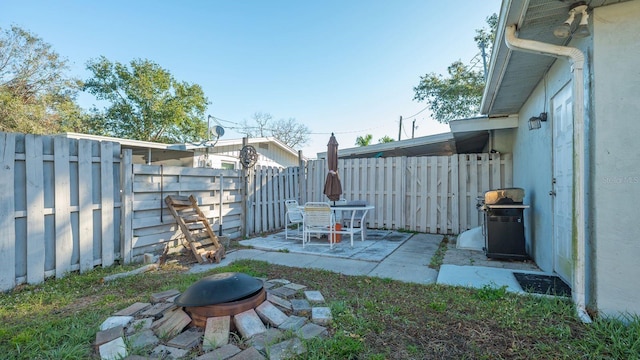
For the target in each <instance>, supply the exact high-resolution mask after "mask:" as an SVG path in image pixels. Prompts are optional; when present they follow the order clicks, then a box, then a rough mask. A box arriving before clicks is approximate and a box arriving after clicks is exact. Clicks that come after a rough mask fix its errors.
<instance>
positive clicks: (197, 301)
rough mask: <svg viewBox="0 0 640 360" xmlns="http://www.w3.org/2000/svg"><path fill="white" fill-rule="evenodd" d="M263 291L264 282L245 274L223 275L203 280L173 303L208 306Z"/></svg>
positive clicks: (190, 287)
mask: <svg viewBox="0 0 640 360" xmlns="http://www.w3.org/2000/svg"><path fill="white" fill-rule="evenodd" d="M260 289H262V281H260V280H258V279H256V278H254V277H252V276H249V275H247V274H243V273H221V274H215V275H211V276H207V277H205V278H202V279H200V280H198V281H196V282H195V283H193V285H191V286H189V288H187V290H185V291H184V293H182V294H181V295H180V296H178V297H177V298H176V299H175V300H174V301H173V302H174V304H176V305H178V306H185V307H192V306H207V305H215V304H221V303H226V302H230V301H236V300H239V299H242V298H245V297H247V296H249V295H251V294H254V293H256V292H257V291H259V290H260Z"/></svg>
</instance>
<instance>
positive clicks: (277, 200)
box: [245, 166, 303, 235]
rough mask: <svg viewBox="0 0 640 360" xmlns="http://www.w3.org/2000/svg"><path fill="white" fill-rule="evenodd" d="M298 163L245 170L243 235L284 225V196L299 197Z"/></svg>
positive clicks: (276, 228)
mask: <svg viewBox="0 0 640 360" xmlns="http://www.w3.org/2000/svg"><path fill="white" fill-rule="evenodd" d="M300 176H301V175H300V169H299V168H298V167H289V168H285V169H280V168H273V167H260V166H256V167H255V168H253V169H251V170H249V171H248V179H247V180H248V182H247V187H248V189H247V212H246V214H247V228H246V232H245V235H250V234H259V233H266V232H271V231H274V230H281V229H283V228H284V227H285V226H286V219H285V213H286V209H285V200H288V199H294V200H298V201H301V200H299V199H300V191H299V188H300V187H299V184H300V181H302V180H303V179H301V177H300Z"/></svg>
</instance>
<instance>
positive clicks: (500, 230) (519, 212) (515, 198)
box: [478, 188, 529, 260]
mask: <svg viewBox="0 0 640 360" xmlns="http://www.w3.org/2000/svg"><path fill="white" fill-rule="evenodd" d="M523 199H524V190H523V189H520V188H507V189H497V190H490V191H487V192H485V194H484V197H481V198H478V208H479V209H480V210H482V211H483V212H484V224H483V228H482V232H483V235H484V244H485V246H484V252H485V254H486V255H487V257H489V258H495V259H516V260H524V259H528V258H529V256H528V255H527V251H526V248H525V238H524V209H526V208H528V207H529V205H524V204H523Z"/></svg>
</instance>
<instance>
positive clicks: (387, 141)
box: [378, 135, 394, 144]
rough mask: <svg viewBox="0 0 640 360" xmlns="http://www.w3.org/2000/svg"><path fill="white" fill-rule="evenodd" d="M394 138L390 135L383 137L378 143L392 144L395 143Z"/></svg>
mask: <svg viewBox="0 0 640 360" xmlns="http://www.w3.org/2000/svg"><path fill="white" fill-rule="evenodd" d="M393 141H394V140H393V138H392V137H390V136H389V135H385V136H383V137H381V138H380V139H378V143H379V144H386V143H390V142H393Z"/></svg>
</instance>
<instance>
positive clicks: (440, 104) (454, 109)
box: [413, 14, 498, 123]
mask: <svg viewBox="0 0 640 360" xmlns="http://www.w3.org/2000/svg"><path fill="white" fill-rule="evenodd" d="M486 22H487V25H489V28H488V29H487V28H483V29H478V30H476V36H475V37H474V41H475V42H476V44H477V45H478V48H480V49H481V51H483V52H484V53H485V56H486V59H487V62H488V59H490V57H491V49H492V46H493V41H494V39H495V33H496V29H497V24H498V16H497V15H496V14H493V15H491V16H489V17H488V18H487V19H486ZM447 73H448V75H447V76H443V75H441V74H436V73H428V74H426V75H424V76H421V77H420V82H419V84H418V85H417V86H416V87H414V88H413V91H414V93H415V94H414V97H413V99H414V100H417V101H425V102H426V103H427V104H428V108H429V110H431V113H432V116H433V118H434V119H436V120H437V121H438V122H441V123H448V122H449V121H450V120H454V119H460V118H467V117H471V116H475V115H478V114H479V112H480V102H481V101H482V93H483V91H484V85H485V79H484V68H483V69H481V70H477V69H474V68H472V67H471V66H467V65H465V64H464V63H462V61H460V60H458V61H455V62H453V63H452V64H451V65H449V67H448V68H447Z"/></svg>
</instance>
